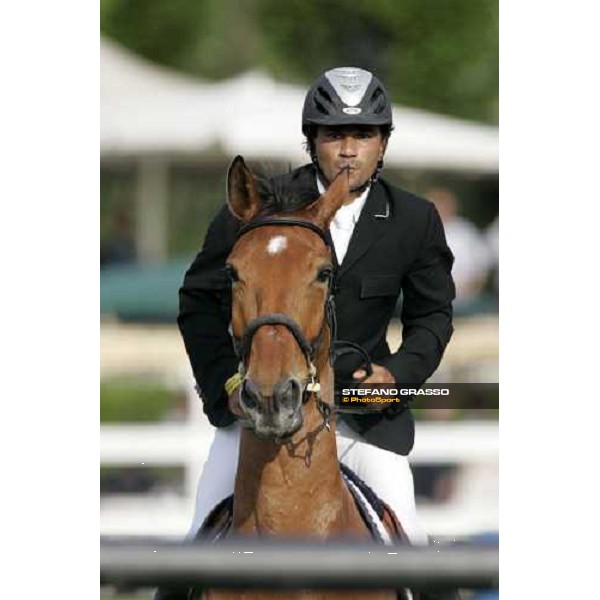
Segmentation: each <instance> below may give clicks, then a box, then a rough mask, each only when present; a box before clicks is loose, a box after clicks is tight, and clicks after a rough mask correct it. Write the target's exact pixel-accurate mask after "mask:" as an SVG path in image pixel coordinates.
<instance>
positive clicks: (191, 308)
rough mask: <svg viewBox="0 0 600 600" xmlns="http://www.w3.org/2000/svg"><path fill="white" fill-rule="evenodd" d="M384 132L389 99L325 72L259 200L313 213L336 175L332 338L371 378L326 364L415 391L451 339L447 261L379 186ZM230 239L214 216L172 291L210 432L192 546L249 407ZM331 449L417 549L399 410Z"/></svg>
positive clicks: (442, 245) (347, 366)
mask: <svg viewBox="0 0 600 600" xmlns="http://www.w3.org/2000/svg"><path fill="white" fill-rule="evenodd" d="M392 129H393V123H392V107H391V104H390V100H389V96H388V93H387V91H386V89H385V88H384V86H383V84H382V83H381V82H380V81H379V80H378V79H377V77H375V76H374V75H373V74H372V73H370V72H368V71H365V70H363V69H358V68H336V69H332V70H329V71H327V72H325V73H324V74H323V75H321V76H320V77H319V78H318V79H317V80H316V82H315V83H314V84H313V85H312V87H311V88H310V90H309V91H308V93H307V95H306V99H305V102H304V109H303V113H302V131H303V133H304V135H305V136H306V142H307V150H308V152H309V154H310V157H311V163H310V164H307V165H305V166H303V167H300V168H298V169H295V170H294V171H291V172H290V173H286V174H284V175H280V176H277V177H274V178H272V179H271V180H270V181H269V189H270V190H275V191H276V192H275V193H273V194H272V195H273V198H272V201H273V202H274V203H276V204H277V205H278V208H279V209H280V211H281V212H288V211H293V210H295V209H299V208H300V207H303V206H306V205H309V204H311V203H312V202H314V201H315V200H316V199H317V198H319V196H320V195H321V194H323V193H324V192H325V191H326V190H327V189H328V187H329V185H330V183H331V182H333V180H334V179H335V178H336V176H337V175H338V174H339V173H340V172H342V171H344V170H345V171H347V173H348V178H349V186H350V194H349V197H348V200H347V202H346V203H345V204H344V205H343V206H341V208H339V210H338V211H337V213H336V214H335V217H334V218H333V221H332V222H331V224H330V227H329V234H330V235H331V238H332V241H333V247H334V249H335V257H334V260H335V262H336V263H337V268H336V273H335V289H334V293H335V317H336V322H337V337H338V339H339V340H343V341H345V342H349V343H350V345H359V346H360V347H362V348H363V349H364V350H365V351H366V353H368V355H369V356H370V358H371V360H372V374H370V375H367V372H365V370H363V368H362V358H361V355H355V354H353V353H352V352H350V353H343V354H342V355H341V356H340V357H339V360H337V361H336V363H335V365H334V369H335V379H336V382H350V381H356V380H361V381H364V382H365V383H377V384H394V386H396V387H397V386H398V385H405V384H408V385H410V387H418V386H420V385H421V384H423V383H424V382H425V381H426V380H427V379H428V378H429V377H430V376H431V374H432V373H433V372H434V371H435V369H436V368H437V366H438V365H439V362H440V360H441V358H442V354H443V352H444V349H445V347H446V345H447V344H448V341H449V340H450V337H451V335H452V331H453V329H452V301H453V299H454V295H455V291H454V283H453V281H452V277H451V267H452V263H453V256H452V253H451V251H450V249H449V248H448V246H447V244H446V240H445V236H444V230H443V226H442V223H441V220H440V217H439V215H438V213H437V211H436V209H435V207H434V206H433V204H431V203H430V202H428V201H427V200H424V199H422V198H419V197H417V196H415V195H413V194H411V193H409V192H407V191H405V190H402V189H400V188H398V187H395V186H392V185H390V184H389V183H388V182H387V181H386V180H385V179H383V178H382V177H380V172H381V170H382V168H383V159H384V155H385V151H386V148H387V144H388V141H389V138H390V135H391V132H392ZM240 225H241V223H240V221H239V219H238V218H236V217H235V216H234V215H233V214H232V213H231V212H230V210H229V209H228V208H227V207H223V209H222V210H221V211H220V212H219V213H218V214H217V216H216V217H215V218H214V220H213V221H212V223H211V224H210V227H209V229H208V233H207V235H206V239H205V241H204V245H203V247H202V250H201V252H200V253H199V254H198V255H197V256H196V258H195V260H194V262H193V263H192V265H191V266H190V268H189V269H188V271H187V273H186V275H185V279H184V282H183V286H182V288H181V289H180V314H179V318H178V324H179V328H180V330H181V333H182V336H183V339H184V342H185V347H186V350H187V353H188V356H189V359H190V362H191V365H192V369H193V372H194V376H195V379H196V381H197V383H198V388H199V390H200V393H201V397H202V402H203V406H204V412H205V413H206V415H207V417H208V419H209V421H210V422H211V423H212V424H213V425H214V426H215V427H216V431H215V437H214V440H213V442H212V445H211V448H210V451H209V455H208V458H207V461H206V463H205V465H204V469H203V472H202V475H201V478H200V482H199V486H198V494H197V499H196V508H195V515H194V519H193V522H192V526H191V529H190V533H189V536H190V537H194V536H195V535H196V534H197V532H198V530H199V528H200V527H201V525H202V523H203V522H204V520H205V518H206V517H207V515H208V514H209V513H210V512H211V511H212V509H213V508H214V507H215V505H217V504H218V503H219V502H221V501H222V500H223V499H224V498H226V497H228V496H230V495H231V494H232V492H233V489H234V482H235V475H236V468H237V461H238V453H239V440H240V429H241V428H240V425H239V421H238V418H239V417H243V416H244V414H245V413H246V412H247V411H248V410H249V406H250V405H251V404H252V402H253V400H252V398H251V397H249V396H250V392H249V391H248V390H247V389H246V388H245V387H244V386H243V385H241V384H242V377H241V376H240V374H239V373H238V366H239V358H238V355H237V354H236V349H235V348H234V344H233V341H232V337H231V334H230V321H231V280H230V278H229V277H228V273H227V269H226V268H225V261H226V259H227V257H228V256H229V254H230V252H231V250H232V247H233V245H234V243H235V241H236V237H237V234H238V231H239V229H240ZM272 251H273V252H276V251H277V249H276V248H273V249H272ZM400 294H402V308H401V313H400V318H401V321H402V324H403V330H402V343H401V345H400V348H399V349H398V351H397V352H395V353H392V352H391V351H390V349H389V347H388V344H387V342H386V331H387V328H388V325H389V323H390V319H391V318H392V316H393V315H394V312H395V309H396V305H397V302H398V299H399V296H400ZM336 435H337V448H338V456H339V459H340V461H341V462H342V463H343V464H345V465H347V466H348V467H350V469H352V470H353V471H354V472H355V473H356V474H357V475H358V476H359V477H360V478H361V479H362V480H363V481H364V482H366V483H367V484H368V486H369V487H370V488H371V489H372V490H373V491H374V492H375V493H376V494H377V495H378V496H379V498H381V500H383V501H384V502H385V503H386V504H388V505H389V506H390V507H391V508H392V509H393V511H394V512H395V514H396V516H397V517H398V519H399V521H400V523H401V525H402V528H403V529H404V531H405V532H406V534H407V536H408V538H409V540H410V542H411V543H412V544H426V543H427V535H426V534H425V532H424V531H423V529H422V528H421V526H420V524H419V522H418V519H417V514H416V508H415V500H414V489H413V479H412V473H411V470H410V466H409V463H408V459H407V456H408V454H409V453H410V451H411V449H412V447H413V442H414V421H413V418H412V415H411V413H410V410H409V409H408V408H404V407H399V408H396V407H389V408H386V409H384V410H377V411H371V412H369V413H367V414H357V415H345V414H341V415H340V416H339V419H338V422H337V428H336Z"/></svg>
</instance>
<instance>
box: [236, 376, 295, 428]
mask: <svg viewBox="0 0 600 600" xmlns="http://www.w3.org/2000/svg"><path fill="white" fill-rule="evenodd" d="M240 405H241V407H242V409H243V411H244V413H245V414H246V416H247V418H248V420H249V421H250V423H251V424H252V429H253V430H254V432H255V433H256V435H258V436H259V437H262V438H274V439H284V438H289V437H290V436H291V435H293V434H294V433H296V431H298V430H299V429H300V428H301V427H302V386H301V385H300V382H299V381H298V380H297V379H294V378H293V377H290V378H288V379H284V380H282V381H279V382H278V383H277V384H275V385H274V386H273V389H272V392H271V395H269V396H266V395H263V394H262V393H261V392H260V390H259V388H258V386H257V385H256V384H255V383H254V382H253V381H252V380H251V379H250V378H249V377H246V378H245V379H244V381H243V383H242V389H241V390H240Z"/></svg>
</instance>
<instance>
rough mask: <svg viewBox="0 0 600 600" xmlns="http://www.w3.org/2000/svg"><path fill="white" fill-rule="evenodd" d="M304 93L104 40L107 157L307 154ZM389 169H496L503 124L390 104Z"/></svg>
mask: <svg viewBox="0 0 600 600" xmlns="http://www.w3.org/2000/svg"><path fill="white" fill-rule="evenodd" d="M305 92H306V90H305V89H304V88H300V87H297V86H292V85H288V84H283V83H278V82H276V81H274V80H273V79H271V78H270V77H269V76H267V75H265V74H264V73H261V72H255V71H252V72H249V73H246V74H244V75H241V76H239V77H235V78H233V79H230V80H228V81H225V82H221V83H206V82H202V81H199V80H197V79H194V78H191V77H188V76H184V75H181V74H178V73H175V72H173V71H170V70H167V69H164V68H162V67H158V66H156V65H154V64H153V63H150V62H148V61H146V60H145V59H142V58H139V57H137V56H135V55H133V54H132V53H131V52H129V51H128V50H125V49H123V48H121V47H119V46H117V45H115V44H114V43H113V42H110V41H108V40H106V39H103V40H102V41H101V131H100V139H101V153H102V156H105V157H108V156H123V155H128V156H144V155H153V154H161V155H163V156H164V155H176V154H190V155H191V154H193V155H198V154H199V153H207V152H208V153H214V154H218V155H220V156H226V157H228V158H230V157H233V156H234V155H236V154H242V155H243V156H245V157H247V158H249V159H254V160H273V159H276V160H281V161H285V162H290V163H292V164H301V163H303V162H305V161H306V158H307V157H306V153H305V152H304V149H303V148H302V142H303V138H302V135H301V132H300V115H301V112H302V104H303V101H304V95H305ZM394 125H395V131H394V135H392V137H391V139H390V144H389V147H388V151H387V153H386V164H387V165H388V166H390V167H415V168H428V169H445V170H456V171H470V172H483V173H494V172H497V170H498V129H497V127H493V126H489V125H481V124H477V123H472V122H468V121H464V120H460V119H454V118H450V117H445V116H441V115H436V114H432V113H428V112H425V111H421V110H414V109H408V108H403V107H400V106H394Z"/></svg>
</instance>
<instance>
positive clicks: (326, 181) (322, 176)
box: [311, 155, 383, 195]
mask: <svg viewBox="0 0 600 600" xmlns="http://www.w3.org/2000/svg"><path fill="white" fill-rule="evenodd" d="M311 158H312V162H313V165H314V166H315V169H316V171H317V176H318V177H319V179H320V180H321V183H322V184H323V185H324V186H325V188H328V187H329V185H330V183H331V182H330V181H329V179H327V177H325V173H323V170H322V169H321V165H320V164H319V161H318V160H317V157H316V156H315V155H312V157H311ZM381 169H383V159H382V158H380V159H379V160H378V161H377V167H375V171H373V174H372V175H371V177H369V178H368V179H367V180H366V181H365V182H364V183H362V184H361V185H357V186H355V187H352V188H350V193H351V194H359V195H360V194H362V193H363V192H364V191H365V190H366V189H367V188H368V187H369V186H370V185H372V184H374V183H375V182H376V181H377V179H379V173H380V171H381Z"/></svg>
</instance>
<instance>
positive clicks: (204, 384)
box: [177, 207, 238, 427]
mask: <svg viewBox="0 0 600 600" xmlns="http://www.w3.org/2000/svg"><path fill="white" fill-rule="evenodd" d="M236 229H237V221H236V220H235V218H234V217H233V216H232V215H231V214H230V213H229V211H228V210H227V207H223V209H222V210H221V211H220V212H219V213H218V214H217V216H216V217H215V218H214V220H213V221H212V223H211V224H210V227H209V228H208V232H207V234H206V238H205V240H204V245H203V247H202V250H201V251H200V253H199V254H198V255H197V256H196V258H195V259H194V262H193V263H192V264H191V266H190V268H189V269H188V270H187V272H186V274H185V278H184V281H183V285H182V287H181V288H180V290H179V317H178V319H177V323H178V325H179V329H180V331H181V335H182V336H183V341H184V343H185V349H186V351H187V354H188V357H189V359H190V363H191V366H192V371H193V372H194V377H195V379H196V382H197V384H198V386H199V388H200V393H201V397H202V402H203V404H204V412H205V413H206V415H207V417H208V419H209V421H210V422H211V423H212V424H213V425H214V426H216V427H224V426H226V425H229V424H230V423H232V422H233V421H234V416H233V414H232V413H231V411H230V410H229V408H228V402H227V400H228V399H227V394H226V393H225V388H224V385H225V382H226V381H227V379H229V378H230V377H231V376H232V375H233V374H234V373H235V372H236V371H237V367H238V361H237V358H236V356H235V352H234V350H233V345H232V342H231V337H230V335H229V331H228V328H229V321H230V315H231V286H230V282H229V279H228V278H227V275H226V273H225V271H224V269H223V267H224V265H225V260H226V258H227V256H228V255H229V253H230V252H231V249H232V247H233V244H234V241H235V234H236Z"/></svg>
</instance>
